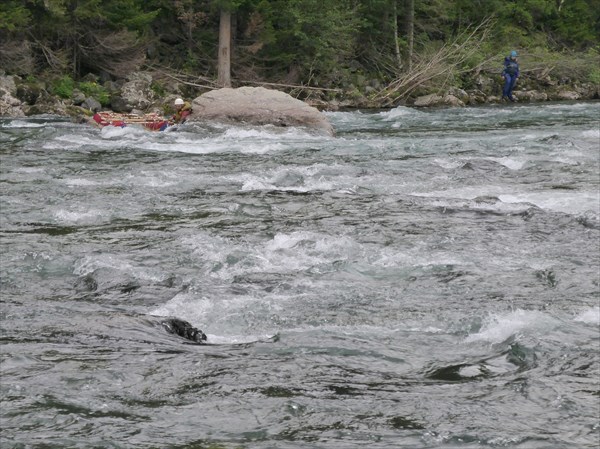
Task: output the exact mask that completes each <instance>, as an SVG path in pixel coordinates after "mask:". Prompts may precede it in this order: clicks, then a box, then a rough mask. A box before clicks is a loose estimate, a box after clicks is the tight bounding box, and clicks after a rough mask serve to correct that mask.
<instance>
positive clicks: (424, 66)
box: [376, 19, 492, 106]
mask: <svg viewBox="0 0 600 449" xmlns="http://www.w3.org/2000/svg"><path fill="white" fill-rule="evenodd" d="M491 23H492V22H491V19H486V20H484V21H483V22H481V23H480V24H479V25H477V26H475V27H472V28H468V29H466V30H465V31H463V32H462V33H460V34H459V35H457V36H456V37H455V38H454V39H453V40H451V41H450V42H448V43H445V44H443V45H442V46H441V47H440V48H439V49H438V50H437V51H435V52H433V53H432V54H429V55H427V54H426V55H423V56H421V57H420V58H418V60H417V61H416V63H415V64H413V66H412V70H410V71H409V72H406V73H403V74H402V75H401V76H399V77H398V78H396V79H395V80H393V81H392V82H391V83H390V84H388V85H387V86H386V87H385V88H384V89H382V90H381V91H380V92H379V94H378V95H377V96H376V99H377V100H378V101H380V102H382V104H384V105H386V106H390V105H391V104H392V103H394V101H396V100H397V99H398V98H406V97H408V96H409V95H410V94H411V93H412V92H414V91H415V90H416V89H418V88H419V87H422V86H423V85H426V84H427V83H429V82H432V81H433V80H435V79H443V81H442V84H441V86H442V87H443V86H444V85H446V83H447V82H448V81H449V80H450V78H451V77H452V76H453V75H454V74H456V73H464V72H467V71H470V70H472V68H467V67H465V63H466V61H468V60H469V59H470V58H471V57H473V56H474V55H475V54H476V53H477V51H478V50H479V49H480V48H481V44H482V42H484V41H485V40H486V38H487V37H488V35H489V33H490V30H491Z"/></svg>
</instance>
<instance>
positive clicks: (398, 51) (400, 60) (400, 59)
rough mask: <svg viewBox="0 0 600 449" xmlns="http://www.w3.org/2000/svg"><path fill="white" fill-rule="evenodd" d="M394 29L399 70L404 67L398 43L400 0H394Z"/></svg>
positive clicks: (395, 51)
mask: <svg viewBox="0 0 600 449" xmlns="http://www.w3.org/2000/svg"><path fill="white" fill-rule="evenodd" d="M392 27H393V28H392V29H393V31H394V53H395V54H396V66H397V68H398V70H400V69H401V68H402V58H401V57H400V44H399V43H398V1H397V0H392Z"/></svg>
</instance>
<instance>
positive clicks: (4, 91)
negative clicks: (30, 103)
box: [0, 76, 25, 117]
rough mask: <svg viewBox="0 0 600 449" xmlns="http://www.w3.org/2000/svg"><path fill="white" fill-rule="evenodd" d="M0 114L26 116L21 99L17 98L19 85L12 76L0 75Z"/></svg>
mask: <svg viewBox="0 0 600 449" xmlns="http://www.w3.org/2000/svg"><path fill="white" fill-rule="evenodd" d="M0 116H12V117H23V116H25V113H24V112H23V108H22V107H21V101H20V100H19V99H18V98H17V86H16V84H15V80H14V78H13V77H12V76H0Z"/></svg>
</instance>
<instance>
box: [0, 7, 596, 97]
mask: <svg viewBox="0 0 600 449" xmlns="http://www.w3.org/2000/svg"><path fill="white" fill-rule="evenodd" d="M224 23H225V24H226V26H224ZM224 33H225V34H224ZM599 36H600V0H212V1H211V0H3V1H2V2H0V72H2V71H3V72H4V74H5V75H18V76H19V77H20V78H22V79H23V80H25V81H26V82H28V83H30V84H31V85H37V86H41V87H40V88H41V89H45V90H47V91H48V92H49V93H50V94H52V95H58V96H61V97H63V98H66V97H68V96H70V95H72V92H73V89H75V88H77V89H81V90H83V91H84V92H85V93H86V94H89V95H94V96H95V97H96V98H97V99H98V100H99V101H100V102H101V103H102V104H103V105H110V95H111V92H110V83H111V82H112V83H114V82H115V81H116V80H119V79H125V78H127V77H128V76H129V75H130V74H131V73H133V72H136V71H140V70H143V71H148V72H150V73H152V79H153V81H152V89H153V90H154V91H155V93H156V94H157V95H158V96H159V95H163V96H164V95H165V94H167V93H169V92H174V86H176V91H177V93H178V94H181V95H185V96H188V97H193V96H195V95H197V94H199V93H201V92H203V91H206V90H208V89H213V88H217V87H222V86H223V85H232V86H233V87H237V86H242V85H264V86H265V87H273V88H276V89H279V90H284V91H287V92H288V93H290V94H292V95H294V96H296V97H298V98H301V99H303V100H309V101H312V102H313V103H315V102H317V103H318V102H319V101H322V102H331V101H340V100H342V101H347V104H348V105H357V106H361V105H362V106H365V105H367V106H371V107H386V106H393V105H397V104H402V103H403V102H406V101H407V100H409V99H410V98H413V99H414V98H415V97H416V96H418V95H423V94H426V93H431V92H439V91H442V90H444V89H446V90H447V89H448V88H450V87H452V88H457V89H465V90H467V89H472V88H474V87H476V86H475V84H476V83H477V77H478V76H480V75H481V74H487V75H489V76H491V77H499V74H500V72H501V70H502V61H503V58H504V56H505V55H506V54H508V52H509V51H510V50H517V51H518V52H519V55H520V62H521V66H522V69H523V77H529V78H531V79H536V80H538V81H540V80H545V82H548V83H551V84H552V83H554V84H556V83H566V84H568V83H574V82H579V83H591V84H594V85H596V86H598V85H600V64H599V61H600V60H599V54H600V53H599V52H600V37H599ZM220 39H221V46H220V43H219V40H220ZM224 40H226V41H227V45H226V51H228V52H229V55H228V56H230V66H223V65H222V64H223V63H222V61H220V59H222V56H223V54H222V52H223V41H224ZM220 56H221V58H220ZM223 71H226V72H227V73H226V76H225V77H223ZM1 74H2V73H0V75H1ZM498 84H499V83H498Z"/></svg>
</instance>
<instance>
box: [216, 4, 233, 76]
mask: <svg viewBox="0 0 600 449" xmlns="http://www.w3.org/2000/svg"><path fill="white" fill-rule="evenodd" d="M218 74H219V78H218V81H217V83H218V85H219V87H231V13H230V12H229V11H226V10H224V9H222V10H221V19H220V22H219V62H218Z"/></svg>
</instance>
